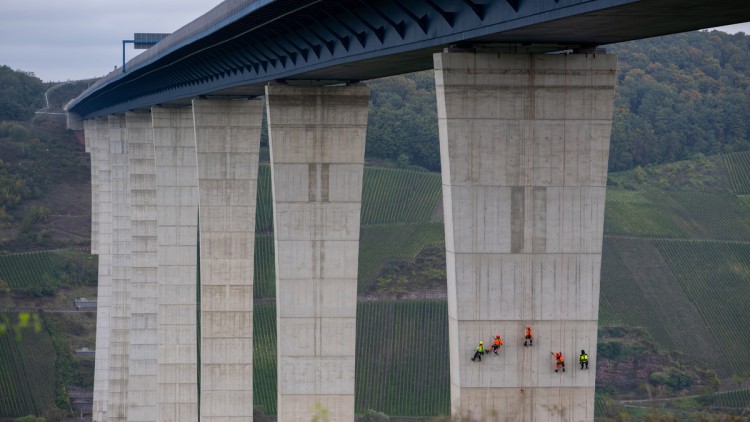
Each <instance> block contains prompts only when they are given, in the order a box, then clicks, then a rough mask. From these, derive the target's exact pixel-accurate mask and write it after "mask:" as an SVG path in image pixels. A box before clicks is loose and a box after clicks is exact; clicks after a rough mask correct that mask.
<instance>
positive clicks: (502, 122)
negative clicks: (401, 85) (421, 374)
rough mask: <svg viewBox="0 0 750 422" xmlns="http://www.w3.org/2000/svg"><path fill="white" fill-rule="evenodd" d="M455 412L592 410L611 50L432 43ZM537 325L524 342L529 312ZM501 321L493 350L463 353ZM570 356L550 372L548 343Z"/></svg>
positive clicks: (587, 414)
mask: <svg viewBox="0 0 750 422" xmlns="http://www.w3.org/2000/svg"><path fill="white" fill-rule="evenodd" d="M434 61H435V81H436V88H437V98H438V122H439V132H440V150H441V160H442V161H441V164H442V173H443V198H444V199H443V201H444V209H445V237H446V239H445V240H446V241H445V243H446V251H447V256H446V258H447V270H448V271H447V272H448V314H449V333H450V337H449V338H450V362H451V407H452V411H453V412H454V413H461V414H470V415H472V416H474V417H477V416H481V415H484V416H491V415H492V414H497V416H496V417H498V418H500V419H502V420H518V421H532V420H533V421H563V420H564V421H591V420H593V419H594V375H595V372H596V370H595V365H591V369H589V370H588V371H585V370H583V371H582V370H579V369H577V367H576V365H575V363H576V361H577V356H578V354H579V352H580V350H581V349H585V350H586V351H587V352H588V353H589V356H590V359H591V361H592V363H594V364H595V363H596V328H597V317H598V306H599V269H600V264H601V247H602V232H603V221H604V200H605V185H606V178H607V159H608V151H609V136H610V129H611V120H612V103H613V95H614V83H615V67H616V60H615V57H614V56H612V55H607V54H571V55H546V54H545V55H520V54H519V55H502V54H500V55H497V54H472V53H439V54H435V56H434ZM527 324H528V325H531V326H532V329H533V330H534V331H535V333H536V337H535V339H534V345H533V347H524V345H523V339H522V337H523V334H524V329H525V326H526V325H527ZM495 334H499V335H500V336H501V337H502V338H503V339H504V341H505V346H504V347H503V350H502V351H501V353H500V355H499V356H494V355H490V356H485V358H484V359H483V361H482V362H472V361H471V359H470V358H471V357H472V355H473V351H474V349H475V348H476V346H477V343H478V342H479V341H480V340H484V342H485V344H486V345H487V344H491V340H490V339H491V337H492V336H494V335H495ZM557 351H562V352H563V353H564V354H565V356H566V357H567V362H568V368H567V371H566V372H565V373H562V372H559V373H555V372H554V369H555V365H554V360H553V358H552V356H551V352H557Z"/></svg>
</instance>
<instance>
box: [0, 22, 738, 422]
mask: <svg viewBox="0 0 750 422" xmlns="http://www.w3.org/2000/svg"><path fill="white" fill-rule="evenodd" d="M748 39H750V37H747V36H744V35H743V36H728V35H725V34H719V33H705V32H695V33H687V34H680V35H677V36H671V37H664V38H660V39H653V40H645V41H639V42H635V43H627V44H623V45H620V46H610V47H608V48H609V49H610V51H613V52H617V53H618V54H619V55H620V71H619V73H618V91H617V100H616V101H617V109H616V110H617V111H616V115H615V122H614V128H613V139H612V151H611V154H610V169H611V171H614V170H623V171H619V172H612V173H610V177H609V180H608V191H607V204H606V216H605V239H604V245H603V251H604V252H603V259H602V261H603V262H602V274H601V296H600V327H601V329H600V339H599V348H598V355H599V361H598V362H596V364H597V379H598V384H597V402H596V409H597V415H598V416H599V417H601V418H602V419H603V420H604V419H605V418H607V417H612V418H614V417H622V415H633V416H634V417H636V418H643V417H644V416H645V415H649V414H657V413H659V412H666V413H668V414H671V415H677V417H678V418H680V419H686V418H688V417H689V416H691V415H692V416H695V415H696V414H698V411H704V410H706V409H713V410H714V411H716V412H727V413H732V414H735V415H740V414H743V412H745V413H744V414H745V415H747V414H748V411H747V410H746V408H747V407H748V406H750V365H749V364H748V362H750V352H748V350H750V349H749V348H748V346H750V336H749V335H748V332H750V330H748V327H746V324H747V321H750V308H749V307H748V305H747V304H746V302H750V301H748V300H747V299H748V298H750V264H748V263H750V152H737V151H742V150H746V149H748V148H750V146H749V145H748V139H750V134H749V133H748V128H749V127H750V126H748V124H747V122H746V121H745V120H746V114H747V113H746V111H747V110H748V109H750V104H748V103H747V101H748V98H750V97H748V95H747V94H748V92H747V89H748V87H749V86H750V84H748V66H747V63H750V58H748V57H747V54H749V53H748V51H750V49H748V48H747V47H748ZM2 70H3V72H6V70H7V69H2ZM6 73H7V72H6ZM26 76H27V77H24V76H18V75H16V76H13V78H15V79H14V80H17V81H19V84H20V85H19V86H22V85H23V84H27V85H29V86H30V89H32V90H31V91H29V92H30V94H23V95H31V96H32V97H33V98H32V100H31V101H30V102H29V103H28V104H24V105H23V106H21V107H15V106H12V107H9V108H13V109H14V110H15V109H19V110H21V111H19V112H18V113H19V114H14V115H13V116H16V117H7V116H6V117H0V195H2V196H0V305H2V308H3V309H2V310H6V311H8V312H5V313H4V315H9V316H8V319H9V320H10V321H15V319H17V314H18V312H19V309H17V308H31V309H46V311H44V312H41V314H40V321H41V327H42V329H41V331H40V332H39V333H34V334H33V335H32V334H31V333H32V331H29V330H27V331H24V332H23V333H24V335H23V339H22V343H16V342H15V341H14V340H12V339H11V337H10V335H11V334H6V335H5V337H3V335H2V334H1V333H0V337H2V338H0V356H3V357H4V358H3V359H4V362H5V364H6V366H4V367H1V368H0V398H6V400H5V401H4V402H3V401H2V400H1V399H0V417H2V416H5V415H8V416H10V415H12V416H21V415H22V414H24V413H27V412H28V413H32V412H33V413H37V414H43V413H49V417H48V420H54V417H55V415H54V409H49V403H51V402H52V403H54V404H56V405H57V406H59V407H63V408H67V400H68V398H67V397H66V395H65V393H64V392H61V388H62V386H71V385H72V386H77V387H82V388H90V386H91V382H92V377H93V375H92V369H93V368H92V361H91V360H85V359H76V358H74V357H73V355H74V349H76V348H78V347H81V346H90V345H92V344H93V331H94V330H93V327H94V320H95V318H94V314H93V313H75V312H68V311H72V309H73V308H72V299H73V298H75V297H80V296H88V297H94V296H95V286H94V284H95V280H96V274H95V272H96V259H95V257H91V256H90V255H88V254H87V253H86V252H85V249H86V248H87V247H88V244H89V235H90V197H91V195H90V190H89V189H90V188H89V167H88V166H89V161H88V155H87V154H85V153H84V152H83V146H82V145H81V144H80V142H79V140H78V139H76V138H75V137H74V136H73V134H72V133H71V132H69V131H65V130H64V129H63V128H62V123H63V122H62V121H61V120H60V119H59V117H56V116H55V115H37V116H36V117H34V118H30V115H29V113H30V111H31V113H33V110H34V109H35V108H36V107H39V108H41V107H42V106H43V105H42V104H43V101H42V100H40V99H39V98H38V95H40V94H39V93H40V92H43V89H38V86H37V85H38V84H37V83H36V81H34V80H33V77H30V76H29V75H26ZM29 78H31V79H29ZM372 85H373V94H372V99H371V101H372V103H371V115H370V126H369V127H368V144H367V162H368V164H369V165H368V166H367V167H366V170H365V178H364V189H363V207H362V221H361V223H362V224H361V233H360V238H361V243H360V263H359V265H360V268H359V285H358V289H359V291H358V293H359V296H360V302H359V306H358V326H357V345H356V347H357V351H358V352H357V353H358V356H360V359H359V360H358V363H357V368H356V370H357V384H356V391H357V396H356V410H357V412H358V413H364V412H365V411H366V410H367V409H374V410H378V411H382V412H385V413H387V414H390V415H394V416H403V417H424V416H431V415H439V414H441V413H445V412H447V411H448V409H449V397H450V391H449V382H448V372H447V371H448V363H447V352H446V350H447V336H448V333H447V328H446V327H447V317H446V311H445V308H446V304H445V299H444V297H445V277H446V275H445V253H444V232H443V223H442V198H441V190H440V175H439V173H436V172H430V171H425V170H424V169H431V170H435V169H437V168H439V154H438V144H437V127H436V121H435V105H434V92H433V91H434V82H433V80H432V76H431V74H430V73H429V72H422V73H418V74H412V75H404V76H397V77H394V78H386V79H381V80H378V81H372ZM13 86H16V85H15V84H14V85H13ZM83 86H85V83H82V84H80V85H66V86H60V87H59V88H57V90H55V91H52V92H51V98H50V102H51V104H50V106H51V109H56V108H57V107H59V105H60V104H62V103H63V102H64V101H65V98H64V97H65V96H69V95H74V94H72V92H74V91H75V90H76V89H80V87H83ZM4 87H5V86H4V85H0V94H3V95H4V94H5V92H4V91H2V88H4ZM42 88H44V87H42ZM24 89H26V88H24ZM18 92H22V91H18ZM14 95H15V94H14ZM23 95H22V96H23ZM0 97H2V95H0ZM14 98H15V97H14ZM3 104H6V105H7V104H9V103H7V102H6V103H2V104H0V109H1V108H3V107H6V105H3ZM14 107H15V108H14ZM6 108H8V107H6ZM3 120H5V121H3ZM11 120H12V121H11ZM407 141H408V142H407ZM718 153H724V154H718ZM710 154H715V155H710ZM681 158H692V159H690V160H686V161H675V160H677V159H681ZM266 161H267V159H266ZM670 161H672V162H670ZM667 162H669V163H667ZM656 163H667V164H661V165H656ZM624 169H628V170H624ZM259 176H260V177H259V189H258V209H257V218H256V230H257V233H258V235H257V237H256V248H255V262H256V266H255V279H254V280H255V290H254V299H255V300H256V307H255V312H254V327H255V333H254V371H255V375H256V376H255V378H254V394H255V397H254V400H255V403H256V404H257V405H259V406H263V407H264V408H265V411H266V413H268V414H275V411H276V394H275V388H276V382H277V380H276V362H275V354H273V353H270V352H269V351H273V350H274V349H275V347H276V332H275V305H274V297H275V269H274V267H273V263H274V256H273V253H274V251H273V221H272V215H271V202H270V200H271V198H270V192H271V190H270V171H269V166H268V164H267V163H265V164H261V166H260V175H259ZM58 248H62V250H58ZM79 249H83V251H80V250H79ZM32 251H33V252H34V253H31V252H32ZM53 310H62V311H65V312H53ZM7 333H12V331H7ZM26 333H29V334H28V335H27V334H26ZM27 342H28V343H29V344H26V343H27ZM50 344H51V345H52V346H51V347H52V349H50ZM25 350H35V351H36V350H43V351H45V352H43V353H44V354H45V356H53V355H54V356H56V359H55V367H54V369H52V368H49V367H47V366H43V365H41V364H39V367H40V368H45V369H44V370H45V371H46V373H47V374H51V373H53V371H54V374H55V376H54V377H52V376H51V375H50V376H47V377H46V383H44V385H41V384H38V383H39V382H40V381H39V379H40V378H39V377H38V375H36V374H35V373H33V372H30V371H26V372H24V370H23V368H24V367H25V366H24V365H31V366H34V365H37V363H24V360H23V359H30V357H25V356H24V353H25V352H24V351H25ZM52 350H54V351H52ZM414 351H419V352H418V353H414ZM19 353H20V355H19ZM6 356H10V357H9V358H8V357H6ZM17 356H21V357H17ZM37 357H38V356H37ZM3 359H0V363H2V362H3ZM8 362H11V363H13V366H11V365H10V364H8ZM16 362H18V363H16ZM47 362H49V360H48V361H47ZM19 368H21V369H19ZM2 377H5V379H2ZM53 379H54V380H53ZM9 380H10V381H9ZM29 386H31V387H29ZM24 389H25V390H24ZM30 390H35V391H36V390H39V394H40V395H39V396H38V397H41V398H38V397H37V396H34V393H31V392H29V391H30ZM24 391H25V392H26V393H24ZM49 391H53V395H52V396H50V394H49ZM19 395H22V396H23V400H24V403H25V404H23V407H20V406H21V405H17V406H16V403H21V401H20V399H19V400H10V401H8V399H7V397H16V396H19ZM50 397H53V398H52V399H51V400H52V401H50ZM650 399H651V400H650ZM626 400H629V401H626ZM3 403H5V405H4V404H3ZM8 403H13V405H14V406H16V407H9V406H11V405H10V404H8ZM2 406H6V407H5V409H6V410H3V408H2ZM7 409H11V410H7ZM743 409H745V410H743Z"/></svg>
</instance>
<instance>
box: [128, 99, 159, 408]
mask: <svg viewBox="0 0 750 422" xmlns="http://www.w3.org/2000/svg"><path fill="white" fill-rule="evenodd" d="M125 127H126V130H127V133H126V137H127V141H128V160H129V166H130V207H131V216H132V219H131V227H132V237H131V254H132V268H131V285H130V299H131V301H130V330H131V331H130V343H129V345H130V347H129V359H130V360H129V364H128V413H127V415H128V420H129V421H131V422H150V421H155V420H158V415H157V408H156V404H157V402H156V399H157V392H158V388H157V381H156V379H157V366H156V361H157V358H158V348H157V345H158V342H157V324H158V303H157V289H158V284H157V283H158V282H157V276H158V268H159V266H158V259H157V249H156V244H157V239H156V167H155V165H154V130H153V127H152V124H151V113H150V112H143V111H141V112H132V111H129V112H127V113H125Z"/></svg>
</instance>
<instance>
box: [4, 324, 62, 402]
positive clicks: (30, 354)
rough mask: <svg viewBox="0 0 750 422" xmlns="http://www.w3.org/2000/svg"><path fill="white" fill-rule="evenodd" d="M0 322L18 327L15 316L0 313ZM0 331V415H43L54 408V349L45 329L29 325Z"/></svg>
mask: <svg viewBox="0 0 750 422" xmlns="http://www.w3.org/2000/svg"><path fill="white" fill-rule="evenodd" d="M0 321H5V322H4V323H5V324H7V322H11V323H12V324H13V325H14V326H17V325H18V322H17V321H18V314H8V313H0ZM1 332H2V330H0V415H2V416H25V415H28V414H37V415H41V414H44V411H45V410H46V409H48V408H50V407H54V406H55V377H54V374H55V359H50V356H55V349H54V346H53V345H52V341H51V340H50V337H49V335H48V334H47V332H46V331H45V330H41V331H39V332H36V331H35V330H34V329H33V327H32V326H29V328H25V329H22V330H20V331H18V332H16V331H15V330H13V329H8V330H7V331H6V332H5V333H4V334H2V333H1Z"/></svg>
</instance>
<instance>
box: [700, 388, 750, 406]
mask: <svg viewBox="0 0 750 422" xmlns="http://www.w3.org/2000/svg"><path fill="white" fill-rule="evenodd" d="M710 407H711V408H714V409H726V410H742V409H746V408H748V407H750V389H747V388H746V389H742V390H734V391H725V392H723V393H716V394H714V395H713V400H712V401H711V405H710Z"/></svg>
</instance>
